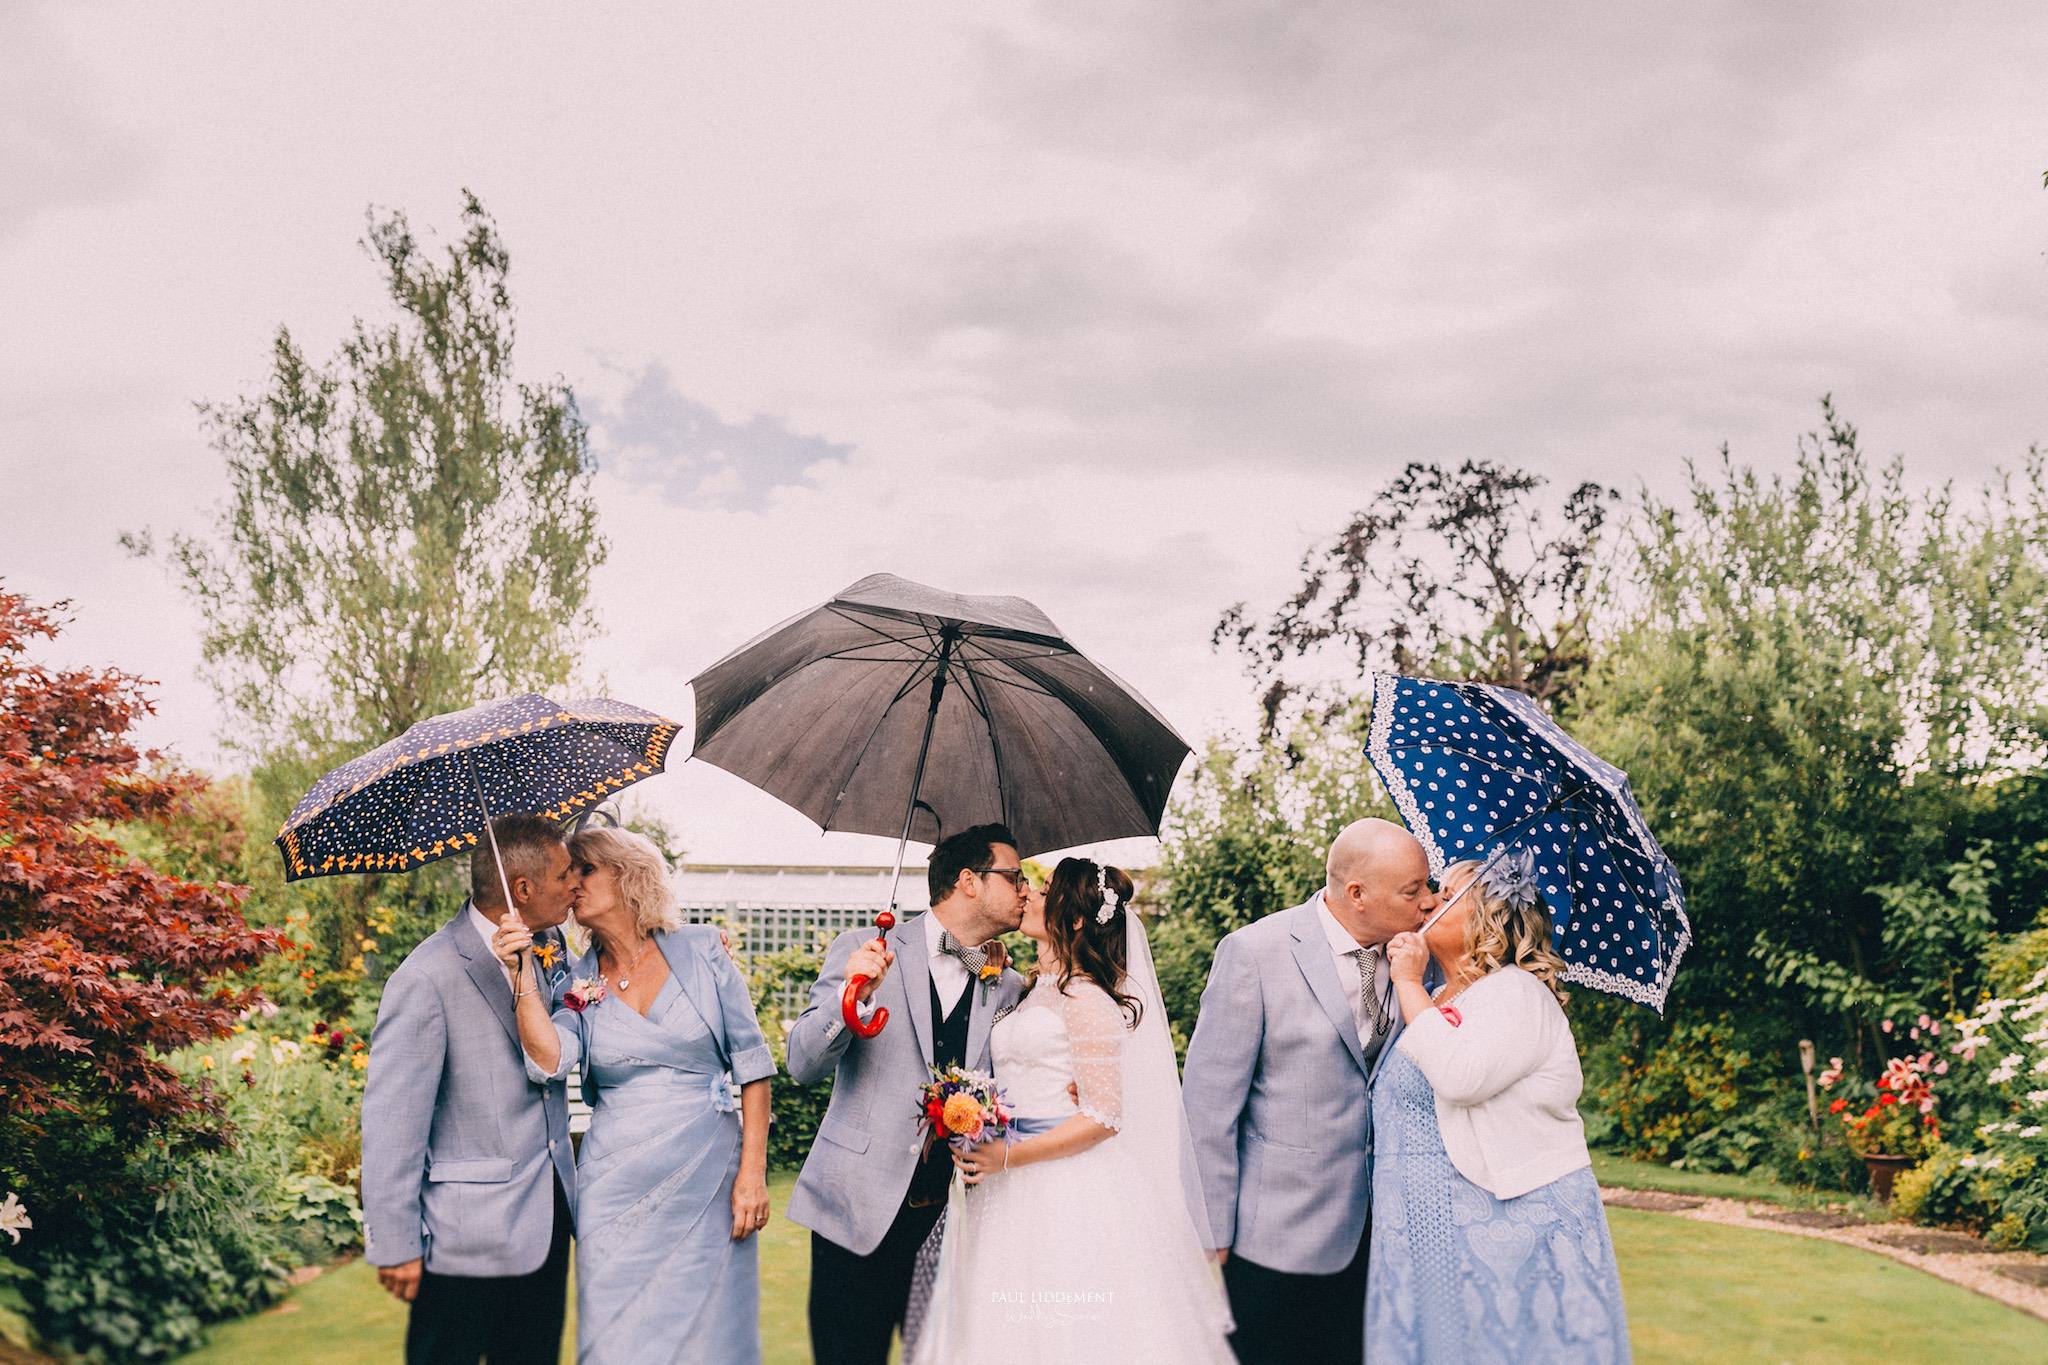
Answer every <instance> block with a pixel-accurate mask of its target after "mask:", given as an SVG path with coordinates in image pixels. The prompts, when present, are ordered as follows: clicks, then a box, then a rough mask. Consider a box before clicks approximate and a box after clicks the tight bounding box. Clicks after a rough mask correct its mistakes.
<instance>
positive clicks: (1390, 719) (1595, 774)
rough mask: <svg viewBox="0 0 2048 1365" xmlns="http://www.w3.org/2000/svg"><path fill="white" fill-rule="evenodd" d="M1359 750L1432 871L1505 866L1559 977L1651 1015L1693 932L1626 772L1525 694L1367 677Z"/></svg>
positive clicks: (1667, 988)
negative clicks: (1521, 874)
mask: <svg viewBox="0 0 2048 1365" xmlns="http://www.w3.org/2000/svg"><path fill="white" fill-rule="evenodd" d="M1366 752H1367V754H1368V756H1369V757H1370V758H1371V760H1372V765H1373V768H1374V770H1375V771H1376V772H1378V774H1379V776H1380V780H1381V781H1382V782H1384V783H1385V784H1386V786H1387V791H1388V793H1389V794H1390V795H1392V797H1393V798H1394V804H1395V806H1396V807H1397V808H1399V810H1400V812H1401V818H1402V819H1403V821H1405V822H1406V823H1407V825H1408V828H1409V830H1410V831H1411V832H1413V833H1414V835H1415V837H1416V838H1418V839H1419V840H1421V841H1422V846H1423V848H1424V850H1426V851H1427V853H1428V854H1429V862H1430V866H1431V868H1432V869H1434V870H1435V871H1436V872H1438V873H1441V872H1442V871H1443V870H1444V869H1445V868H1446V867H1448V866H1450V865H1451V864H1453V863H1456V862H1461V861H1464V860H1467V859H1479V860H1482V861H1485V862H1487V863H1489V864H1492V863H1494V862H1498V861H1500V860H1503V859H1507V858H1512V859H1513V860H1514V862H1515V864H1516V865H1517V869H1518V870H1520V869H1522V868H1526V869H1527V876H1528V878H1529V879H1530V880H1532V881H1533V883H1534V885H1535V887H1536V890H1537V891H1538V893H1539V894H1540V895H1541V896H1542V897H1543V900H1544V904H1545V906H1546V908H1547V909H1548V910H1549V911H1550V925H1551V935H1552V942H1553V944H1554V945H1555V946H1556V948H1557V950H1558V952H1559V954H1560V955H1561V956H1563V958H1564V960H1565V964H1566V969H1565V976H1566V978H1567V979H1569V980H1572V981H1576V982H1579V983H1580V984H1582V985H1586V986H1591V987H1593V988H1594V989H1595V990H1602V991H1607V992H1610V993H1612V994H1615V995H1620V996H1623V997H1626V998H1627V999H1630V1000H1634V1001H1637V1002H1638V1003H1640V1004H1645V1005H1649V1006H1651V1007H1652V1008H1654V1009H1656V1010H1658V1011H1659V1012H1661V1011H1662V1010H1663V1008H1664V999H1665V996H1666V995H1667V993H1668V992H1669V991H1670V989H1671V979H1672V977H1673V976H1674V975H1676V973H1677V971H1678V960H1679V958H1680V957H1681V956H1683V955H1684V953H1685V950H1686V947H1687V945H1688V944H1690V943H1691V942H1692V927H1691V925H1690V923H1689V922H1688V921H1687V919H1686V915H1685V892H1684V888H1683V887H1681V886H1680V884H1679V880H1678V872H1677V869H1676V868H1674V867H1673V866H1672V865H1671V859H1670V858H1669V857H1667V856H1665V853H1664V850H1663V849H1662V848H1661V847H1660V846H1659V845H1658V843H1657V840H1656V839H1655V838H1654V837H1653V836H1652V835H1651V833H1650V827H1649V824H1648V823H1647V822H1646V821H1645V820H1644V819H1643V813H1642V811H1641V809H1640V808H1639V807H1638V806H1637V804H1636V798H1635V793H1634V792H1633V791H1631V790H1630V788H1629V783H1628V775H1627V774H1626V773H1624V772H1622V770H1621V769H1619V768H1617V767H1615V766H1614V765H1613V764H1611V763H1608V762H1606V761H1604V760H1603V759H1601V758H1599V757H1598V756H1596V755H1595V754H1593V753H1592V752H1591V751H1589V750H1588V749H1586V748H1585V746H1583V745H1581V744H1580V743H1579V742H1578V741H1577V740H1575V739H1573V738H1572V737H1571V736H1570V735H1568V734H1566V733H1565V732H1564V729H1563V728H1562V727H1561V726H1559V725H1558V723H1557V722H1556V721H1555V720H1552V719H1551V718H1550V716H1549V714H1548V713H1546V712H1545V711H1544V710H1543V708H1542V706H1541V705H1540V704H1538V703H1537V701H1536V699H1535V698H1533V697H1531V696H1529V695H1528V694H1526V693H1523V692H1517V691H1515V690H1513V689H1511V688H1505V687H1491V686H1488V685H1486V684H1483V683H1451V682H1438V681H1434V680H1432V679H1429V678H1407V677H1401V676H1399V675H1397V674H1392V673H1380V674H1375V675H1374V677H1373V688H1372V728H1371V732H1370V738H1369V739H1368V741H1367V744H1366Z"/></svg>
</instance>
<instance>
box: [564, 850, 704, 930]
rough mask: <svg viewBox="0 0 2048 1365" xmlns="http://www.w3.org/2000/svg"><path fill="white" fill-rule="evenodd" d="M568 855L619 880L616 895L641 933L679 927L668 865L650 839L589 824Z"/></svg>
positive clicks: (678, 909) (680, 914) (680, 915)
mask: <svg viewBox="0 0 2048 1365" xmlns="http://www.w3.org/2000/svg"><path fill="white" fill-rule="evenodd" d="M569 854H570V856H571V857H573V858H575V859H576V861H577V862H579V863H591V864H594V865H596V866H598V867H602V868H607V869H609V870H610V872H611V874H612V875H613V876H615V877H617V878H618V879H619V896H620V897H621V898H622V899H623V900H624V901H625V902H626V908H627V909H629V910H631V911H632V912H633V922H634V923H635V924H637V925H638V926H639V927H640V931H641V932H642V933H645V934H651V933H653V932H655V931H656V930H657V929H680V928H682V927H683V908H682V906H680V905H678V904H676V897H675V892H674V891H673V890H672V889H671V888H670V886H669V882H668V863H667V861H666V860H665V859H663V858H662V856H661V850H660V849H658V848H656V847H655V846H654V841H653V840H652V839H649V838H647V837H646V836H645V835H641V834H635V833H633V831H631V830H629V829H608V828H606V827H605V826H603V825H592V826H591V827H590V828H588V829H584V830H579V831H577V833H576V836H575V837H574V838H572V839H570V840H569Z"/></svg>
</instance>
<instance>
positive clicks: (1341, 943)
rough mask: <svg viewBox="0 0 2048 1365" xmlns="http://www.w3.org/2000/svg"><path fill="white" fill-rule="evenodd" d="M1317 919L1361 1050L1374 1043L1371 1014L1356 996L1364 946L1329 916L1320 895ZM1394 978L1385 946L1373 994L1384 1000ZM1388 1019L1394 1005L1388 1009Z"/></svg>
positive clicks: (1326, 904)
mask: <svg viewBox="0 0 2048 1365" xmlns="http://www.w3.org/2000/svg"><path fill="white" fill-rule="evenodd" d="M1316 911H1317V918H1318V919H1320V920H1321V921H1322V924H1323V934H1324V936H1325V937H1326V938H1328V939H1329V940H1330V951H1331V952H1332V953H1333V954H1335V955H1336V958H1337V980H1338V981H1339V982H1341V983H1343V986H1344V993H1345V994H1346V995H1348V996H1349V997H1350V999H1351V1018H1352V1021H1353V1022H1354V1023H1356V1024H1357V1025H1358V1042H1359V1046H1361V1047H1371V1046H1372V1040H1373V1027H1372V1011H1371V1010H1370V1009H1369V1008H1367V1006H1366V1003H1365V1001H1363V1000H1361V999H1360V998H1359V994H1358V957H1357V953H1358V950H1359V949H1360V948H1362V947H1364V946H1365V945H1364V944H1362V943H1360V942H1359V941H1358V940H1357V939H1355V938H1353V937H1351V931H1350V930H1349V929H1346V928H1345V927H1344V926H1343V925H1341V924H1339V923H1338V922H1337V917H1336V916H1335V915H1334V914H1332V913H1330V903H1329V902H1328V901H1326V900H1324V899H1323V897H1322V896H1321V895H1320V894H1319V895H1317V897H1316ZM1392 980H1393V978H1392V977H1391V976H1390V975H1389V973H1388V970H1387V953H1386V946H1385V945H1384V944H1382V945H1381V947H1380V955H1379V962H1378V964H1377V965H1375V966H1374V967H1373V972H1372V991H1373V994H1374V995H1376V996H1379V997H1380V998H1381V999H1385V998H1386V997H1387V995H1388V993H1389V992H1388V988H1389V986H1390V985H1391V984H1392ZM1388 1008H1389V1011H1390V1014H1389V1018H1390V1019H1391V1017H1392V1016H1391V1010H1392V1008H1393V1006H1392V1005H1391V1004H1390V1005H1389V1006H1388Z"/></svg>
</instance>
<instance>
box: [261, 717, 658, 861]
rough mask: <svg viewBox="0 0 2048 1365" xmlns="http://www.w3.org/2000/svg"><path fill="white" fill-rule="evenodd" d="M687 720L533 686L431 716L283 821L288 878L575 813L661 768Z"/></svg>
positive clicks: (446, 853)
mask: <svg viewBox="0 0 2048 1365" xmlns="http://www.w3.org/2000/svg"><path fill="white" fill-rule="evenodd" d="M676 728H677V727H676V723H675V722H674V721H672V720H669V719H667V718H666V717H663V716H658V715H656V714H655V713H654V712H652V711H643V710H641V709H640V708H639V707H637V706H628V705H626V704H625V703H624V702H618V701H611V700H608V699H605V698H602V697H599V698H593V699H590V700H585V701H572V702H560V703H558V702H553V701H550V700H548V699H547V698H546V697H543V696H539V695H536V694H533V693H528V694H527V695H525V696H521V697H513V698H510V699H509V700H506V701H495V702H485V703H483V704H482V705H479V706H472V707H470V708H469V709H468V710H466V711H454V712H450V713H449V714H448V715H445V716H435V717H434V718H433V719H431V720H423V721H421V722H420V723H419V724H417V725H415V726H413V727H412V728H411V729H409V730H407V731H406V732H405V733H404V734H402V735H400V736H399V737H398V738H397V739H394V740H392V741H390V742H389V743H388V744H382V745H379V746H378V747H377V748H375V749H372V750H371V751H370V752H369V753H367V754H364V755H363V756H362V757H361V758H358V759H354V760H352V761H350V762H348V763H344V764H342V765H341V766H340V767H338V768H336V769H334V770H333V771H332V772H330V773H328V774H327V775H326V776H325V777H323V778H321V779H320V780H319V781H318V782H316V783H314V784H313V789H312V790H311V791H309V792H307V793H306V794H305V796H303V797H301V798H300V800H299V804H298V805H297V806H295V807H293V808H292V813H291V817H290V818H289V819H287V820H286V821H285V823H284V828H283V829H281V830H279V831H278V835H277V840H276V842H277V847H278V850H279V851H280V852H281V853H283V855H284V864H285V880H286V881H297V880H299V879H300V878H302V877H325V876H330V875H335V874H339V873H346V872H403V871H406V870H407V869H410V868H415V867H419V866H421V865H423V864H425V863H431V862H433V861H435V860H436V859H439V858H448V857H453V856H454V855H456V854H458V853H467V852H469V851H470V850H471V849H473V848H475V847H476V845H477V841H478V840H480V839H482V838H484V837H485V836H486V832H487V828H488V825H489V822H490V820H491V819H492V818H493V817H495V816H497V815H503V814H506V813H508V812H514V811H519V812H525V813H528V814H534V815H540V816H543V817H545V818H547V819H550V820H556V821H561V820H566V819H568V818H569V817H570V816H571V815H573V814H575V813H576V812H577V811H580V810H582V809H584V808H585V807H588V806H594V805H595V804H597V803H598V802H600V801H603V800H604V799H605V798H606V797H608V796H610V795H612V794H613V793H615V792H620V791H623V790H625V789H626V788H627V787H630V786H632V785H633V784H634V783H635V782H639V781H642V780H644V779H646V778H649V777H652V776H654V775H655V774H656V773H658V772H660V771H661V770H662V768H663V766H664V764H665V763H666V762H667V760H668V750H669V746H670V744H671V743H673V742H674V740H675V735H676Z"/></svg>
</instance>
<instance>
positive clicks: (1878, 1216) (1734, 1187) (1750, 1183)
mask: <svg viewBox="0 0 2048 1365" xmlns="http://www.w3.org/2000/svg"><path fill="white" fill-rule="evenodd" d="M1593 1174H1594V1175H1595V1176H1597V1177H1598V1178H1599V1181H1600V1183H1601V1184H1603V1185H1620V1186H1623V1187H1624V1188H1627V1189H1631V1190H1662V1191H1664V1192H1665V1193H1667V1194H1696V1195H1704V1196H1706V1197H1708V1198H1712V1199H1754V1200H1757V1201H1759V1202H1762V1203H1768V1204H1782V1205H1784V1206H1785V1207H1787V1208H1795V1209H1807V1208H1822V1207H1826V1208H1836V1209H1841V1210H1842V1211H1843V1212H1845V1213H1853V1214H1856V1215H1857V1216H1859V1217H1861V1218H1864V1219H1866V1220H1868V1221H1871V1222H1882V1221H1884V1219H1885V1217H1886V1214H1885V1210H1884V1206H1883V1205H1881V1204H1879V1203H1878V1202H1877V1201H1876V1200H1874V1199H1871V1198H1868V1197H1867V1196H1864V1195H1854V1194H1843V1193H1842V1192H1840V1191H1839V1190H1814V1189H1806V1188H1803V1187H1801V1186H1795V1185H1781V1184H1779V1183H1778V1182H1777V1181H1775V1180H1766V1179H1764V1178H1762V1177H1761V1176H1753V1175H1724V1174H1720V1173H1717V1172H1709V1171H1684V1170H1675V1169H1673V1168H1672V1167H1670V1166H1664V1165H1659V1164H1658V1163H1656V1162H1654V1161H1631V1160H1629V1159H1628V1158H1627V1157H1620V1156H1615V1155H1613V1154H1612V1153H1609V1152H1598V1151H1596V1152H1594V1153H1593Z"/></svg>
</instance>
